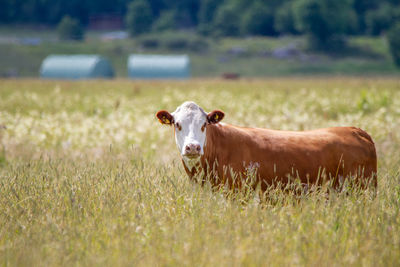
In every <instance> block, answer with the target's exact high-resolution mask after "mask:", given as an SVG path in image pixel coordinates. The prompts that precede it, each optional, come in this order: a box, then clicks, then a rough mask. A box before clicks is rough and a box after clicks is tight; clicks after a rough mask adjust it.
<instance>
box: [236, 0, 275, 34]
mask: <svg viewBox="0 0 400 267" xmlns="http://www.w3.org/2000/svg"><path fill="white" fill-rule="evenodd" d="M241 29H242V32H243V33H245V34H251V35H269V36H271V35H276V31H275V29H274V15H273V13H272V10H271V9H270V8H269V7H268V6H267V5H266V4H264V3H263V2H259V1H257V2H255V3H254V4H252V5H251V6H250V7H249V8H248V9H247V11H246V12H245V13H244V15H243V17H242V25H241Z"/></svg>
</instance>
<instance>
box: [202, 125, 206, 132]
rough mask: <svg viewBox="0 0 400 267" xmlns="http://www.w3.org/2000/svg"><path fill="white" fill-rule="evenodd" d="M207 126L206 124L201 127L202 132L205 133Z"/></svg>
mask: <svg viewBox="0 0 400 267" xmlns="http://www.w3.org/2000/svg"><path fill="white" fill-rule="evenodd" d="M206 125H207V123H204V124H203V126H201V131H202V132H204V130H205V129H206Z"/></svg>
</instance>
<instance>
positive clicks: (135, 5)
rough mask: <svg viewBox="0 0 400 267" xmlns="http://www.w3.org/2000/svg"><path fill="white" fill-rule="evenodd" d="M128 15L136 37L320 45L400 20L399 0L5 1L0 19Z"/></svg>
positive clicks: (84, 19)
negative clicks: (300, 38)
mask: <svg viewBox="0 0 400 267" xmlns="http://www.w3.org/2000/svg"><path fill="white" fill-rule="evenodd" d="M110 13H112V14H117V15H121V16H123V17H124V18H125V25H126V28H127V30H128V32H129V33H130V34H131V36H138V35H141V34H144V33H150V32H162V31H168V30H176V29H190V30H195V31H196V32H197V33H199V34H201V35H204V36H211V37H222V36H249V35H251V36H256V35H260V36H277V35H282V34H294V35H295V34H307V35H308V36H309V37H310V41H311V42H310V43H311V44H312V45H313V46H315V47H323V48H326V47H329V46H332V47H334V46H338V45H339V46H340V43H341V42H343V37H344V36H347V35H380V34H382V33H385V32H386V31H388V30H389V29H390V28H391V27H392V26H393V25H395V24H396V22H398V21H400V0H264V1H263V0H114V1H109V0H19V1H18V0H17V1H16V0H2V7H1V8H0V23H3V24H4V23H34V24H46V25H50V26H52V25H57V24H59V23H60V21H61V20H62V19H63V18H64V19H65V18H66V17H67V19H70V18H72V20H73V22H74V23H75V22H76V23H78V24H80V25H83V26H85V25H87V23H88V21H89V17H90V16H91V15H98V14H110Z"/></svg>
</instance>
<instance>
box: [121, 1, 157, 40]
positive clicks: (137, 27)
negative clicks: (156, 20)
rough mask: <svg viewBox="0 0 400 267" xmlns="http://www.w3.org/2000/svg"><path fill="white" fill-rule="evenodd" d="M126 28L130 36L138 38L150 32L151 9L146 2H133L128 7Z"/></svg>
mask: <svg viewBox="0 0 400 267" xmlns="http://www.w3.org/2000/svg"><path fill="white" fill-rule="evenodd" d="M125 19H126V26H127V29H128V32H129V34H130V35H131V36H138V35H140V34H143V33H146V32H148V31H149V30H150V28H151V24H152V21H153V15H152V11H151V7H150V5H149V3H148V2H147V1H146V0H135V1H132V2H131V3H130V4H129V5H128V11H127V13H126V17H125Z"/></svg>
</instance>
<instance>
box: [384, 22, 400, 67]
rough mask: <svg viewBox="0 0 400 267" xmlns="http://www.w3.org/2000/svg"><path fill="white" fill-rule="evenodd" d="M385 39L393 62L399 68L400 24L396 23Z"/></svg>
mask: <svg viewBox="0 0 400 267" xmlns="http://www.w3.org/2000/svg"><path fill="white" fill-rule="evenodd" d="M387 38H388V42H389V46H390V52H391V54H392V58H393V61H394V63H395V64H396V66H397V67H399V68H400V23H397V24H396V25H394V26H393V27H392V28H391V29H390V31H389V32H388V34H387Z"/></svg>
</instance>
